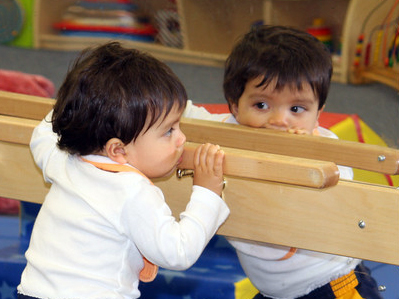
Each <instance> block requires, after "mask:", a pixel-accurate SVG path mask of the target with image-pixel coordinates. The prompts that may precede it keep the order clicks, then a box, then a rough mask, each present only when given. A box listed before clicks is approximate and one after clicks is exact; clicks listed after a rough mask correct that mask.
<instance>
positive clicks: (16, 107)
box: [0, 91, 55, 120]
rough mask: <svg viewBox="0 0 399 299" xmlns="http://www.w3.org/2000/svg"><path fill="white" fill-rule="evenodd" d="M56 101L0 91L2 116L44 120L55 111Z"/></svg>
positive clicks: (0, 112) (0, 111)
mask: <svg viewBox="0 0 399 299" xmlns="http://www.w3.org/2000/svg"><path fill="white" fill-rule="evenodd" d="M54 103H55V100H54V99H50V98H43V97H37V96H31V95H25V94H20V93H13V92H7V91H0V114H2V115H9V116H17V117H22V118H28V119H36V120H42V119H43V118H44V116H45V115H46V114H47V113H49V112H50V110H51V109H53V106H54Z"/></svg>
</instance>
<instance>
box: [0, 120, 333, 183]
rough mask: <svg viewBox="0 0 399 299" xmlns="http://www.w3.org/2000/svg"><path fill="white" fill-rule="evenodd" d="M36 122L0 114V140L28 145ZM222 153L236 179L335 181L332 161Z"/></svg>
mask: <svg viewBox="0 0 399 299" xmlns="http://www.w3.org/2000/svg"><path fill="white" fill-rule="evenodd" d="M38 124H39V121H37V120H30V119H23V118H18V117H10V116H3V115H0V140H2V141H7V142H11V143H17V144H23V145H29V142H30V138H31V135H32V132H33V129H34V128H35V127H36V126H37V125H38ZM198 145H199V144H193V143H187V144H186V145H185V154H184V156H183V158H184V159H183V161H182V163H181V164H180V167H182V168H187V169H193V168H194V165H193V162H192V161H193V154H194V150H195V148H196V147H197V146H198ZM223 149H224V150H225V152H226V159H225V173H226V174H230V175H235V176H240V177H249V178H251V177H252V178H257V179H262V180H271V181H277V182H282V183H288V184H295V185H301V186H308V187H313V188H326V187H330V186H333V185H335V184H336V183H337V182H338V179H339V172H338V168H337V166H336V165H335V164H334V163H333V162H326V161H316V160H310V159H303V158H295V157H288V156H281V155H275V154H267V153H259V152H253V151H248V150H238V149H232V148H223Z"/></svg>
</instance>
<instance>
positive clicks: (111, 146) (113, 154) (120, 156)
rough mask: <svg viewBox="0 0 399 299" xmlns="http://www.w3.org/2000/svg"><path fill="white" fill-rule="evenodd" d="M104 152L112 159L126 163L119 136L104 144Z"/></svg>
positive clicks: (123, 147) (123, 145) (122, 144)
mask: <svg viewBox="0 0 399 299" xmlns="http://www.w3.org/2000/svg"><path fill="white" fill-rule="evenodd" d="M105 153H106V154H107V157H108V158H110V159H111V160H112V161H114V162H117V163H119V164H125V163H127V161H126V158H125V144H124V143H123V142H122V141H121V140H120V139H119V138H111V139H110V140H108V141H107V143H106V144H105Z"/></svg>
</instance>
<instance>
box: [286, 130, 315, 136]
mask: <svg viewBox="0 0 399 299" xmlns="http://www.w3.org/2000/svg"><path fill="white" fill-rule="evenodd" d="M287 132H288V133H291V134H298V135H310V133H309V132H308V131H306V130H304V129H297V128H291V129H288V130H287Z"/></svg>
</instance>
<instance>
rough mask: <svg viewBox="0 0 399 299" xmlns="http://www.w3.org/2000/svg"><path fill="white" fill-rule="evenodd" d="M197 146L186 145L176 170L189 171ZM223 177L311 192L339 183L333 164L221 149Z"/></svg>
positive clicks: (337, 172) (193, 144)
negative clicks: (270, 183) (294, 186)
mask: <svg viewBox="0 0 399 299" xmlns="http://www.w3.org/2000/svg"><path fill="white" fill-rule="evenodd" d="M198 145H199V144H197V143H191V142H187V143H186V144H185V146H184V155H183V161H182V163H180V165H179V167H180V168H185V169H193V168H194V164H193V157H194V151H195V149H196V148H197V146H198ZM222 149H223V151H224V152H225V160H224V174H226V175H233V176H237V177H243V178H254V179H260V180H267V181H274V182H281V183H287V184H293V185H300V186H307V187H312V188H326V187H331V186H333V185H336V184H337V183H338V180H339V171H338V167H337V165H336V164H335V163H333V162H327V161H317V160H311V159H304V158H297V157H289V156H282V155H275V154H268V153H260V152H254V151H248V150H239V149H234V148H228V147H223V148H222Z"/></svg>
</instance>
